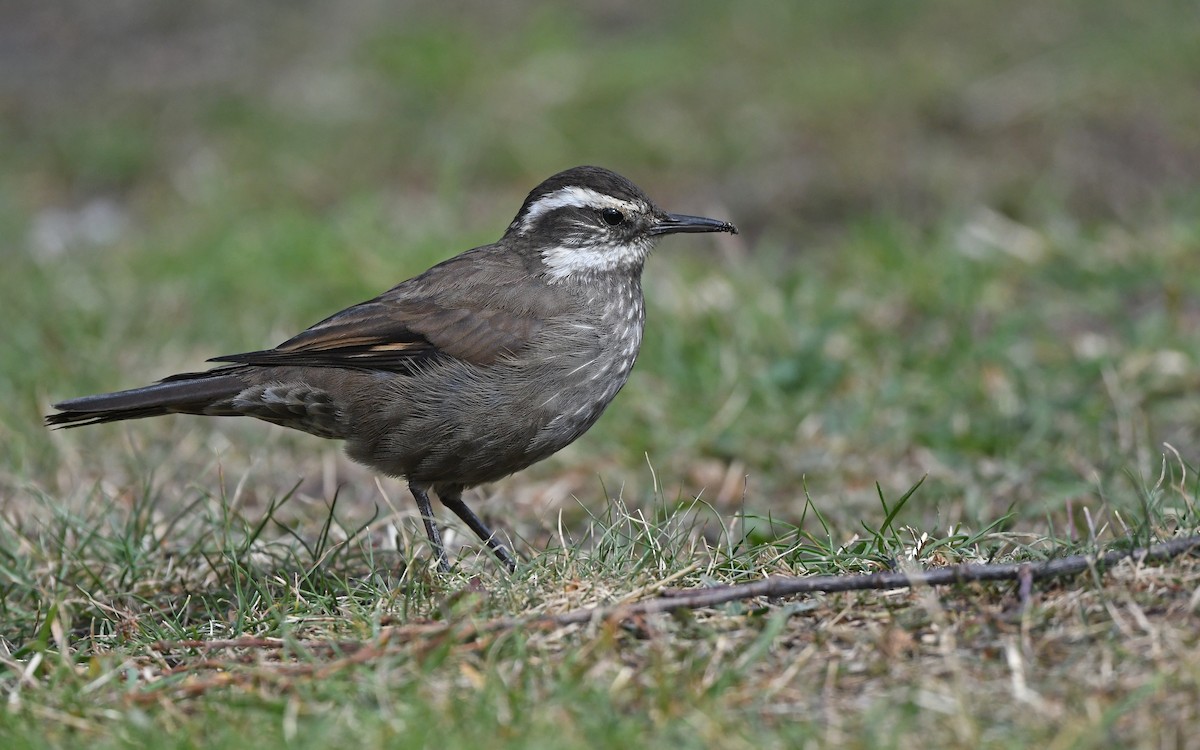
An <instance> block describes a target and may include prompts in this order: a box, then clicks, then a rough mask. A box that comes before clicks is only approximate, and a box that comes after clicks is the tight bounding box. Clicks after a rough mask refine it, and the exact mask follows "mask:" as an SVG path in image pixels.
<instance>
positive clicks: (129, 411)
mask: <svg viewBox="0 0 1200 750" xmlns="http://www.w3.org/2000/svg"><path fill="white" fill-rule="evenodd" d="M677 232H729V233H731V234H736V233H737V228H736V227H734V226H733V224H730V223H729V222H727V221H717V220H715V219H706V218H703V217H698V216H684V215H680V214H669V213H666V212H665V211H663V210H661V209H660V208H658V207H657V206H655V205H654V203H653V202H651V201H650V199H649V198H648V197H646V195H645V194H644V193H643V192H642V191H641V190H639V189H638V188H637V186H636V185H634V184H633V183H632V182H630V181H629V180H627V179H625V178H624V177H621V176H620V175H618V174H616V173H614V172H610V171H608V170H606V169H601V168H599V167H575V168H573V169H568V170H566V171H563V172H559V173H558V174H556V175H554V176H553V177H551V178H549V179H547V180H546V181H545V182H543V183H542V184H540V185H538V186H537V187H536V188H534V189H533V191H532V192H531V193H530V194H529V196H528V197H527V198H526V199H525V203H524V204H523V205H522V206H521V210H520V211H519V212H517V216H516V218H515V219H513V222H512V224H510V225H509V227H508V230H507V231H506V232H505V233H504V236H503V237H501V238H500V240H499V241H498V242H495V243H493V244H491V245H485V246H483V247H477V248H475V249H473V250H468V251H467V252H465V253H462V254H461V255H457V256H455V257H453V258H450V259H449V260H446V261H444V262H442V263H439V264H438V265H436V266H434V267H433V268H430V269H429V270H428V271H426V272H425V273H423V274H421V275H420V276H416V277H414V278H412V279H409V280H408V281H404V282H401V283H400V284H398V285H397V286H395V287H392V288H391V289H389V290H388V291H386V292H384V293H383V294H381V295H379V296H378V297H376V298H375V299H372V300H368V301H367V302H363V303H362V304H358V305H355V306H353V307H350V308H347V309H345V310H343V311H341V312H339V313H336V314H334V315H332V316H330V317H328V318H326V319H325V320H323V321H321V322H320V323H317V324H316V325H314V326H313V327H311V328H309V329H308V330H306V331H304V332H303V333H301V334H299V335H298V336H295V337H293V338H291V339H289V340H288V341H285V342H284V343H282V344H280V345H279V346H277V347H275V348H274V349H267V350H265V351H258V352H249V353H246V354H233V355H229V356H224V357H216V358H214V359H212V360H210V361H212V362H222V363H229V364H225V365H223V366H220V367H216V368H214V369H211V370H208V371H207V372H190V373H183V374H179V375H172V376H171V377H169V378H166V379H165V380H162V381H160V382H158V383H155V384H153V385H148V386H145V387H142V388H134V389H132V390H127V391H118V392H116V393H106V394H101V395H97V396H85V397H83V398H75V399H71V400H69V401H63V402H61V403H58V404H55V405H54V407H55V408H56V409H58V411H57V412H56V413H54V414H50V415H49V416H47V417H46V423H47V424H48V425H51V426H55V427H78V426H82V425H87V424H99V423H102V422H115V421H118V420H123V419H137V418H141V417H154V416H159V415H162V414H203V415H207V416H245V417H255V418H257V419H261V420H263V421H266V422H271V423H273V424H277V425H282V426H284V427H291V428H293V429H297V430H303V431H305V432H308V433H311V434H313V435H318V436H320V437H325V438H335V439H339V440H345V441H346V452H347V453H348V454H349V455H350V457H351V458H353V459H354V460H356V461H359V462H361V463H363V464H366V465H367V466H370V467H372V468H374V469H376V470H378V471H380V472H383V473H384V474H388V475H391V476H395V477H403V478H404V479H406V480H407V481H408V486H409V489H410V490H411V491H412V494H413V497H414V498H415V499H416V501H417V506H418V508H419V509H420V511H421V516H422V519H423V520H424V523H425V531H426V534H427V535H428V537H429V542H430V544H431V545H432V547H433V551H434V554H435V555H436V556H437V559H438V565H439V568H440V569H442V570H443V571H444V570H448V569H449V565H448V563H447V561H446V553H445V548H444V546H443V545H442V539H441V534H440V532H439V531H438V527H437V526H436V525H435V523H434V515H433V508H432V506H431V505H430V502H429V495H428V491H429V490H433V491H434V492H436V493H437V496H438V499H440V500H441V502H442V504H443V505H445V506H446V507H447V508H449V509H450V510H451V511H453V512H454V513H455V514H456V515H457V516H458V517H459V518H461V519H462V520H463V521H464V522H465V523H466V524H467V526H469V527H470V528H471V530H472V531H474V532H475V533H476V534H478V535H479V538H480V539H482V540H483V541H484V542H486V543H487V545H488V546H489V547H490V548H491V549H492V550H493V552H494V553H495V554H496V556H497V557H498V558H499V559H500V560H501V562H503V563H504V564H505V565H506V566H507V567H508V568H509V569H510V570H512V569H514V568H515V566H516V564H515V562H514V560H513V558H512V556H511V555H510V554H509V552H508V550H507V549H505V548H504V546H503V545H502V544H501V543H500V542H499V541H498V540H497V539H496V538H495V535H494V534H493V533H492V531H491V530H490V529H489V528H488V527H487V526H486V525H485V524H484V523H483V521H481V520H480V519H479V517H478V516H476V515H475V513H474V512H472V511H471V509H470V508H468V507H467V505H466V504H465V503H464V502H463V500H462V493H463V490H464V489H466V488H468V487H473V486H475V485H478V484H483V483H485V482H491V481H494V480H497V479H500V478H501V477H504V476H507V475H509V474H511V473H513V472H515V471H518V470H520V469H523V468H525V467H526V466H529V465H530V464H533V463H535V462H537V461H540V460H542V459H543V458H546V457H547V456H550V455H551V454H553V453H555V452H556V451H558V450H560V449H561V448H563V447H564V446H566V445H568V444H569V443H571V442H572V441H574V440H575V439H576V438H578V437H579V436H580V435H582V434H583V433H584V432H585V431H586V430H587V429H588V428H589V427H591V426H592V424H593V423H595V421H596V420H597V419H598V418H599V417H600V414H601V413H602V412H603V411H604V408H605V407H606V406H608V404H609V402H610V401H612V399H613V397H614V396H616V395H617V392H618V391H619V390H621V387H622V386H623V385H624V384H625V381H626V379H627V378H628V377H629V371H630V370H631V369H632V368H633V363H634V361H635V360H636V359H637V355H638V350H639V348H640V347H641V343H642V325H643V321H644V319H645V308H644V306H643V302H642V284H641V278H642V267H643V265H644V264H645V261H646V256H647V255H648V254H649V252H650V250H651V248H652V247H653V246H654V244H655V242H656V241H657V239H658V238H659V237H660V236H662V235H665V234H674V233H677Z"/></svg>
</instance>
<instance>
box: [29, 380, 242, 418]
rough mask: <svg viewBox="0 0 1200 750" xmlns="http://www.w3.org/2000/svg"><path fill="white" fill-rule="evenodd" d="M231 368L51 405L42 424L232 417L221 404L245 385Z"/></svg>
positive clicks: (231, 412) (229, 411)
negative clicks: (167, 416) (183, 416)
mask: <svg viewBox="0 0 1200 750" xmlns="http://www.w3.org/2000/svg"><path fill="white" fill-rule="evenodd" d="M231 369H235V368H228V369H226V368H221V369H217V370H212V371H210V372H193V373H185V374H182V375H173V376H171V377H169V378H167V379H166V380H163V381H160V382H158V383H155V384H153V385H147V386H144V387H142V388H132V389H130V390H127V391H117V392H116V393H101V394H99V395H97V396H83V397H82V398H73V399H71V400H69V401H62V402H60V403H57V404H55V405H54V408H55V409H58V411H57V412H55V413H53V414H48V415H46V424H47V425H48V426H50V427H82V426H83V425H88V424H102V423H104V422H119V421H121V420H123V419H141V418H142V417H157V416H161V415H163V414H210V415H214V416H217V415H224V414H236V413H237V412H234V411H231V410H228V408H227V407H226V408H222V404H224V403H227V402H229V401H230V400H231V399H232V398H233V397H234V396H236V395H237V394H238V393H239V392H241V390H242V389H244V388H245V387H246V382H245V381H244V380H242V378H240V377H239V376H238V375H237V374H236V373H233V372H230V371H229V370H231Z"/></svg>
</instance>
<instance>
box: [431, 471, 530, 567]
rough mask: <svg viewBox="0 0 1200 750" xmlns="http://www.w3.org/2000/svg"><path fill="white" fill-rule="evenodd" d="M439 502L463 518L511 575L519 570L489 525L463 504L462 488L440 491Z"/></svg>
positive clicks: (442, 489)
mask: <svg viewBox="0 0 1200 750" xmlns="http://www.w3.org/2000/svg"><path fill="white" fill-rule="evenodd" d="M438 500H441V501H442V505H445V506H446V507H447V508H449V509H450V510H452V511H454V515H456V516H458V517H459V518H461V519H462V520H463V523H465V524H466V525H467V526H468V527H470V529H471V531H474V532H475V536H477V537H479V538H480V539H482V540H483V541H484V542H486V543H487V546H488V547H491V549H492V552H493V553H495V555H496V557H498V558H499V559H500V562H502V563H504V567H506V568H508V572H509V573H511V572H513V571H514V570H516V569H517V561H516V560H514V559H513V556H512V555H511V554H509V551H508V549H507V548H506V547H505V546H504V545H503V544H501V543H500V542H499V541H498V540H497V539H496V535H495V534H494V533H492V530H491V529H489V528H488V527H487V524H485V523H484V522H483V521H482V520H480V518H479V516H477V515H475V512H474V511H472V510H471V509H470V508H468V507H467V504H466V503H464V502H463V499H462V489H461V488H456V489H449V488H445V487H443V488H441V489H439V490H438Z"/></svg>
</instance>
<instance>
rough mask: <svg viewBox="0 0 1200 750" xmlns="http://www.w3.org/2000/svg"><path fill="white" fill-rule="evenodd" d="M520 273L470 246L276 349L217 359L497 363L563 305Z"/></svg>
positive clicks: (385, 364) (371, 366)
mask: <svg viewBox="0 0 1200 750" xmlns="http://www.w3.org/2000/svg"><path fill="white" fill-rule="evenodd" d="M519 281H525V282H527V283H528V281H529V277H528V276H527V275H523V274H522V273H521V269H520V268H519V267H515V266H514V265H513V264H512V263H511V262H504V260H503V258H501V259H499V260H497V259H496V258H495V257H493V256H491V255H488V254H482V255H481V254H480V253H479V251H475V252H473V253H467V254H464V255H462V256H458V257H457V258H452V259H451V260H449V261H446V262H445V263H442V264H439V265H437V266H434V267H433V268H431V269H430V270H429V271H426V272H425V273H424V274H422V275H421V276H418V277H416V278H413V279H410V280H408V281H406V282H403V283H401V284H400V285H398V286H396V287H394V288H393V289H391V290H389V291H388V292H385V293H384V294H382V295H380V296H379V297H376V298H375V299H373V300H369V301H367V302H363V303H362V304H358V305H355V306H353V307H349V308H347V309H345V310H342V311H341V312H339V313H336V314H335V315H332V316H330V317H329V318H327V319H325V320H323V321H321V322H320V323H317V324H316V325H314V326H313V327H311V328H309V329H308V330H306V331H304V332H302V333H300V334H299V335H297V336H294V337H292V338H291V339H289V340H287V341H285V342H284V343H282V344H280V345H279V346H277V347H275V348H274V349H268V350H265V351H258V352H247V353H245V354H233V355H229V356H224V357H217V358H215V359H214V360H213V361H214V362H236V363H239V364H246V365H260V366H271V367H275V366H285V367H286V366H307V367H353V368H361V369H367V370H387V371H392V372H401V373H408V372H412V370H413V368H414V367H416V366H418V365H419V364H420V363H421V362H423V361H425V360H428V359H429V358H432V357H453V358H455V359H459V360H462V361H464V362H470V363H472V364H478V365H487V364H491V363H493V362H496V361H497V360H498V359H500V358H501V357H504V356H506V355H513V354H518V353H519V352H520V351H521V350H522V349H524V348H525V347H526V346H527V345H528V344H529V342H530V341H531V340H532V339H533V338H534V337H535V336H536V335H537V333H538V331H540V330H541V329H542V327H543V325H544V321H545V320H546V319H547V317H548V316H551V315H554V314H555V313H556V312H558V311H559V310H560V308H561V304H559V298H558V297H557V296H556V295H553V294H549V295H540V294H533V295H530V294H528V289H526V288H524V286H523V285H521V284H520V283H518V282H519ZM531 297H532V298H533V299H532V300H531V299H530V298H531Z"/></svg>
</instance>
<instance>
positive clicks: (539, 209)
mask: <svg viewBox="0 0 1200 750" xmlns="http://www.w3.org/2000/svg"><path fill="white" fill-rule="evenodd" d="M567 206H577V207H579V208H615V209H618V210H621V211H625V212H627V213H636V212H637V211H638V206H637V204H635V203H631V202H629V201H623V200H621V199H620V198H614V197H612V196H611V195H605V194H604V193H599V192H596V191H595V190H592V189H591V188H585V187H577V186H574V185H572V186H569V187H565V188H559V189H558V190H555V191H554V192H553V193H547V194H546V195H543V196H542V197H541V198H538V199H537V200H536V201H534V202H533V203H532V204H531V205H530V206H529V209H528V210H526V211H525V215H524V216H522V217H521V229H522V230H526V229H529V228H530V227H531V226H533V223H534V222H535V221H537V220H538V219H540V218H541V217H543V216H545V215H546V214H548V213H550V212H551V211H555V210H557V209H560V208H566V207H567Z"/></svg>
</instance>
